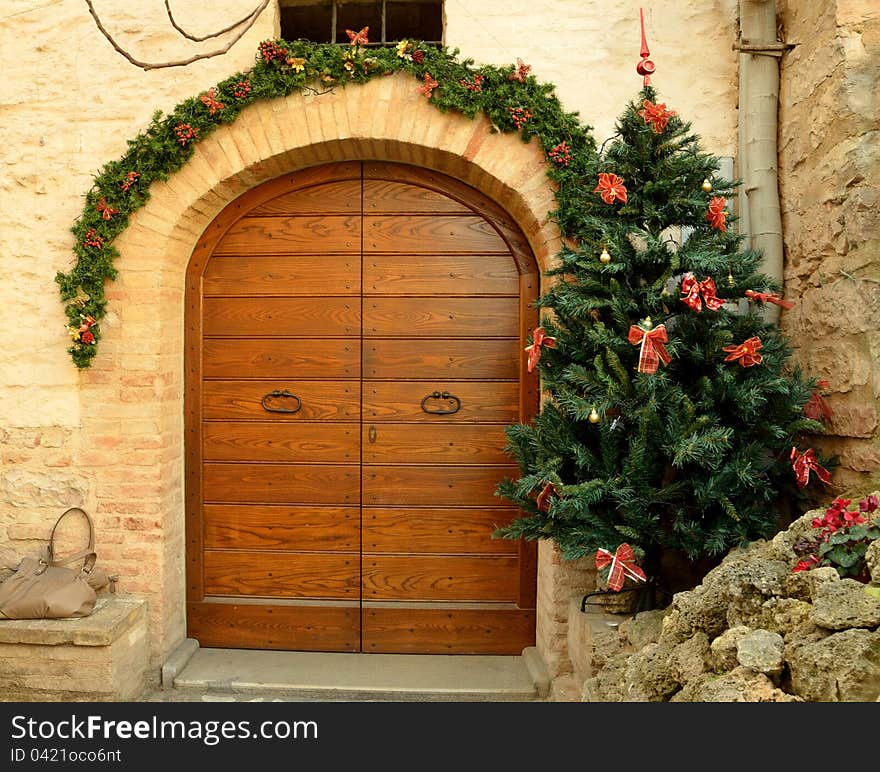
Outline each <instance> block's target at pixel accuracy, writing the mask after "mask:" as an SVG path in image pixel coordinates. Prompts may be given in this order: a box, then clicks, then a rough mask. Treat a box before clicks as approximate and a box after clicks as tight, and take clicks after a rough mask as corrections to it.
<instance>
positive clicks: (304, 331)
mask: <svg viewBox="0 0 880 772" xmlns="http://www.w3.org/2000/svg"><path fill="white" fill-rule="evenodd" d="M360 316H361V309H360V302H359V300H358V299H357V298H344V297H316V298H280V297H268V298H267V297H247V298H228V297H224V298H217V297H213V298H205V303H204V328H203V329H204V335H205V336H206V337H211V336H223V337H254V336H256V337H266V336H275V335H278V336H285V335H287V336H302V337H304V338H318V337H320V338H332V337H352V336H360V334H361V319H360Z"/></svg>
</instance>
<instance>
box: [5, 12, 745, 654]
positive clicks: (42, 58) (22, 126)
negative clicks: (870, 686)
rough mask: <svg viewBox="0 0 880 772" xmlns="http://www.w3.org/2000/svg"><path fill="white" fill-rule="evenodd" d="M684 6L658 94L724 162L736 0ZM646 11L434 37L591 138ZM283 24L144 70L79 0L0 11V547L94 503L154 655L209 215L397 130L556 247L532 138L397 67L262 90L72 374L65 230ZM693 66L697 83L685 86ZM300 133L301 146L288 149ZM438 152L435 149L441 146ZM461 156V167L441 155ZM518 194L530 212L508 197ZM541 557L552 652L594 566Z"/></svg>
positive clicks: (523, 22) (152, 224) (173, 52)
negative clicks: (359, 81) (142, 145)
mask: <svg viewBox="0 0 880 772" xmlns="http://www.w3.org/2000/svg"><path fill="white" fill-rule="evenodd" d="M692 5H694V4H691V3H688V2H684V0H658V2H656V3H653V4H652V6H651V9H650V10H649V11H648V12H647V21H648V30H649V40H650V42H651V50H652V57H653V59H654V60H655V61H656V62H657V64H658V75H657V77H656V78H655V82H656V84H657V85H658V87H659V88H660V90H661V93H662V94H663V95H664V98H666V99H667V102H668V103H669V104H670V106H671V107H674V108H675V109H677V110H679V111H680V112H681V113H682V114H683V115H686V116H688V117H690V118H693V120H694V121H695V126H696V129H697V130H698V131H699V132H700V133H701V134H702V135H703V137H704V140H705V145H706V147H707V149H709V150H711V151H713V152H715V153H718V154H720V155H732V154H733V148H734V147H735V144H736V136H735V132H736V57H735V53H734V51H733V50H732V48H731V44H732V42H733V40H734V38H735V5H736V3H735V0H716V2H713V3H711V4H698V7H697V8H696V9H695V8H693V7H692ZM638 6H639V3H638V2H636V0H615V2H613V3H608V2H605V1H604V0H603V2H601V3H600V2H599V0H590V2H587V3H584V2H582V0H554V2H552V3H550V4H543V5H541V7H540V8H537V7H536V6H535V5H534V4H526V3H518V2H517V3H513V4H511V3H509V2H501V1H500V0H491V2H486V3H483V4H480V5H479V6H476V5H474V4H472V3H465V2H463V1H460V0H449V2H447V3H446V19H447V35H446V38H447V42H448V43H449V44H450V45H452V46H458V47H460V48H461V49H462V53H463V55H466V56H472V57H473V58H474V59H476V60H477V61H485V62H496V63H507V62H512V61H514V60H515V58H516V57H517V56H519V57H521V58H523V59H524V60H525V61H527V62H529V63H531V64H532V65H533V68H534V70H533V71H534V73H535V74H536V75H537V76H538V78H540V79H542V80H552V81H554V82H556V83H557V84H558V87H559V92H560V94H561V96H562V98H563V100H564V103H565V106H566V107H567V108H568V109H571V110H579V111H580V112H581V116H582V118H583V120H584V121H585V122H587V123H590V124H593V125H595V126H596V127H597V128H596V135H597V138H598V139H599V140H600V141H601V140H603V139H604V138H605V137H607V136H608V134H609V133H610V131H611V130H612V126H613V122H614V119H615V117H616V116H617V114H618V113H619V112H620V111H621V109H622V107H623V105H624V103H625V102H626V101H627V100H628V99H629V98H631V97H632V96H633V95H634V94H635V93H636V92H637V90H638V88H639V86H640V82H639V79H638V77H637V76H636V74H635V72H634V65H635V63H636V61H637V60H638V48H639V40H638V22H637V19H638ZM250 7H252V4H251V3H249V2H244V0H217V1H216V2H212V3H211V4H209V5H208V4H198V3H178V4H177V5H176V6H175V11H176V12H177V13H178V16H179V21H180V22H181V23H182V24H183V26H185V27H187V28H189V29H191V30H193V31H194V32H197V33H201V34H205V33H207V32H210V31H212V30H214V29H216V28H217V27H219V26H222V25H220V24H219V23H218V21H217V20H218V19H223V20H224V22H225V21H226V20H229V19H233V18H239V17H240V16H242V15H243V13H244V12H245V11H247V10H248V9H249V8H250ZM95 8H96V9H97V11H98V13H99V14H100V15H101V17H102V20H103V22H104V24H105V26H106V27H107V28H108V29H109V30H111V31H112V32H113V33H114V34H115V35H116V37H117V38H118V40H119V42H120V44H121V45H123V46H125V47H126V48H127V49H128V50H130V52H131V53H132V54H134V55H135V56H137V57H139V58H141V59H146V60H153V61H155V60H160V61H161V60H164V59H170V58H181V57H186V56H189V55H192V54H193V53H195V52H196V51H205V50H211V49H213V48H215V46H216V44H215V43H213V42H208V43H203V44H191V43H187V42H185V41H183V40H181V38H180V37H179V36H178V35H177V34H176V33H175V32H174V31H173V30H171V28H170V27H169V25H168V22H167V19H166V18H165V15H164V9H163V7H162V3H161V2H155V0H130V2H126V3H114V2H110V1H109V0H95ZM609 20H611V21H609ZM609 24H610V25H611V26H610V27H609ZM277 29H278V27H277V9H276V8H275V6H274V4H270V6H269V8H268V9H267V11H266V12H264V13H263V15H261V17H260V18H259V19H258V21H257V23H256V25H255V26H254V28H253V29H252V30H250V31H249V32H248V33H247V34H246V35H245V36H244V38H243V39H242V40H241V41H240V42H239V43H237V44H236V45H235V46H233V47H232V49H231V50H230V51H229V52H228V53H227V54H225V55H222V56H218V57H215V58H212V59H207V60H204V61H200V62H197V63H194V64H192V65H189V66H187V67H185V68H177V69H173V70H163V69H160V70H150V71H146V72H145V71H143V70H141V69H138V68H137V67H134V66H132V65H131V64H129V63H128V62H126V61H125V60H124V59H123V58H122V57H121V56H119V54H117V53H116V52H115V51H113V49H112V48H111V47H110V45H109V44H108V43H107V41H106V40H105V39H104V38H103V37H102V36H101V35H100V33H99V32H98V30H97V29H96V27H95V25H94V23H93V21H92V19H91V18H90V16H89V14H88V9H87V7H86V5H85V3H83V2H82V1H81V0H60V1H59V2H55V3H52V4H38V3H36V2H35V1H34V0H8V2H7V3H6V4H5V5H4V11H3V14H2V18H0V68H2V71H3V73H4V87H3V89H2V93H0V109H2V115H3V119H2V121H0V159H2V161H0V162H2V164H3V168H4V174H3V175H0V196H2V202H3V211H4V217H3V220H2V222H0V249H2V252H3V255H4V260H3V261H2V263H0V303H2V304H3V306H4V307H5V308H6V309H7V318H8V319H9V327H8V331H7V336H6V341H5V345H3V346H2V347H0V394H2V399H0V427H3V428H2V429H0V443H2V444H0V453H2V458H0V460H2V467H0V549H5V550H7V551H8V552H12V553H15V554H19V555H20V554H23V553H26V552H30V551H32V550H33V549H34V548H35V547H36V546H37V544H38V543H40V542H42V540H44V539H45V537H46V536H47V534H48V530H49V528H50V527H51V524H52V523H53V522H54V519H55V518H56V517H57V516H58V515H59V514H60V513H61V512H62V511H63V510H64V509H65V508H67V507H68V506H71V505H82V506H84V507H85V508H86V509H87V510H88V511H89V512H91V513H92V514H93V515H94V517H95V521H96V527H97V542H98V552H99V556H100V557H99V560H100V564H101V565H102V566H104V567H105V568H107V569H109V570H111V571H113V572H116V573H119V574H121V579H120V592H121V593H126V592H127V593H133V594H136V595H141V596H144V597H147V598H148V599H149V601H150V603H149V619H150V628H151V630H150V641H151V645H152V647H153V656H154V660H161V659H162V658H163V657H164V656H165V654H166V653H167V652H168V651H170V650H171V649H172V648H173V647H174V646H175V645H176V644H177V643H178V642H179V641H180V640H181V639H182V637H183V635H184V616H183V608H184V607H183V597H184V586H183V575H184V563H183V495H184V491H183V457H182V449H183V434H182V428H181V421H182V418H181V415H182V414H181V395H182V385H183V370H182V307H181V303H182V279H181V277H182V273H183V270H184V268H185V262H186V260H187V259H188V255H189V253H188V252H187V249H191V247H192V244H194V242H195V240H196V239H197V238H198V236H199V234H200V233H201V230H200V228H204V227H205V226H206V224H207V223H208V222H209V221H210V217H211V216H213V214H216V213H217V212H218V211H219V209H220V208H222V206H223V205H224V204H225V203H226V202H228V201H229V200H231V198H234V197H235V196H236V195H239V194H240V193H242V192H244V191H245V190H246V189H247V188H248V187H249V186H252V185H254V184H257V183H258V182H260V181H262V180H265V179H268V178H270V177H271V176H273V175H278V174H282V173H284V172H285V171H289V170H291V169H294V168H298V167H297V166H296V164H299V165H309V164H315V163H322V162H326V161H330V160H341V159H340V158H339V153H340V152H342V150H341V148H342V145H341V144H340V143H339V142H338V141H337V140H339V139H340V138H343V139H345V141H349V139H351V142H350V144H348V145H346V148H345V149H344V152H345V153H348V154H356V153H358V152H360V153H361V157H365V156H364V155H363V154H364V153H366V154H367V155H370V154H375V155H376V157H389V156H388V155H387V154H388V153H390V152H391V150H390V147H391V146H390V145H388V144H382V141H384V139H389V138H390V139H393V141H394V142H399V143H402V146H405V148H406V149H405V150H404V151H401V152H403V153H404V155H403V156H402V157H395V160H403V161H405V162H410V163H417V164H425V165H429V166H430V165H431V164H434V165H435V167H436V168H441V170H445V171H447V172H448V173H452V174H457V175H459V176H460V177H461V178H462V179H466V180H467V181H469V182H470V183H471V184H474V185H476V186H478V187H479V186H480V185H483V186H484V187H485V192H487V194H488V195H490V196H493V197H496V198H499V199H501V198H504V196H507V199H506V205H508V206H510V207H511V213H512V214H513V215H514V216H515V217H517V218H518V219H519V220H520V224H521V225H522V226H523V228H524V230H525V231H526V233H527V236H528V237H529V239H530V240H531V241H532V242H533V246H535V244H537V248H536V251H543V252H544V253H547V252H551V251H552V249H551V243H550V241H551V238H552V237H551V236H550V235H547V233H545V232H544V229H545V227H546V225H547V223H546V212H547V210H548V209H550V208H552V194H551V193H550V190H549V187H548V186H547V183H546V179H544V177H543V168H542V164H541V163H540V162H537V163H536V162H535V158H534V153H535V150H534V148H531V149H530V150H529V151H528V154H527V155H524V156H521V159H522V164H521V165H518V166H514V167H511V168H506V167H509V166H510V162H509V159H510V157H511V152H512V150H513V149H515V150H516V152H520V151H522V152H525V151H524V150H523V147H522V145H521V143H518V141H517V140H515V139H513V138H510V142H508V143H507V144H504V142H502V141H501V140H500V139H499V138H497V137H491V135H490V133H489V132H488V129H487V126H486V125H485V123H482V122H470V123H469V124H468V125H467V126H466V127H465V126H464V123H463V122H464V119H456V120H458V123H455V120H453V119H452V118H449V117H448V116H447V117H442V116H440V114H439V113H438V112H437V111H436V110H434V109H433V108H430V107H428V106H426V105H423V104H422V103H421V102H423V100H421V101H417V100H416V98H415V97H414V96H413V94H412V93H411V92H412V89H411V88H409V86H408V85H404V84H402V82H400V81H398V80H396V79H389V80H390V81H391V80H393V81H394V83H395V84H399V85H393V86H392V85H391V84H390V83H388V82H385V84H384V85H380V84H378V83H377V84H376V85H375V87H373V88H374V92H367V91H361V92H358V91H355V90H349V91H348V92H346V93H345V94H344V95H343V94H340V95H338V96H336V97H333V98H332V99H329V98H328V99H327V100H326V101H323V102H320V103H318V102H316V101H315V100H309V99H304V98H298V100H299V101H290V102H278V103H276V104H273V105H265V106H264V107H261V108H259V109H255V110H253V111H251V112H250V113H246V114H244V115H242V116H241V118H240V119H239V121H238V122H237V123H236V125H235V126H234V127H231V128H228V129H222V130H220V131H218V132H216V133H215V135H214V139H215V142H216V144H215V145H213V146H212V147H214V150H211V148H210V147H209V146H208V145H207V144H203V145H200V146H199V150H198V151H197V154H196V157H195V158H194V160H193V162H192V163H191V164H190V165H189V168H188V169H186V170H184V171H183V172H181V173H180V174H178V175H175V177H173V178H172V179H171V180H170V181H169V183H168V185H163V186H158V185H157V186H156V190H155V191H154V194H155V195H154V200H153V202H152V203H151V205H150V207H148V208H147V209H146V210H142V211H141V212H139V213H138V214H137V216H136V217H135V218H133V225H132V227H131V228H130V229H129V231H127V232H126V234H124V237H122V238H121V239H120V240H119V242H118V246H119V247H120V249H121V250H122V257H121V259H120V262H119V268H120V277H119V280H118V281H117V282H115V283H114V284H113V285H112V286H110V287H108V292H107V296H108V299H109V301H110V307H109V313H108V315H107V317H106V318H105V319H104V321H103V331H104V336H105V337H104V340H103V341H102V346H101V351H100V353H99V355H98V357H97V359H96V360H95V364H94V366H93V367H92V368H91V369H90V370H88V371H86V372H78V371H77V370H76V369H75V368H74V367H73V366H72V364H71V363H70V360H69V357H68V355H67V353H66V348H67V346H68V338H67V336H66V331H65V318H64V314H63V307H62V304H61V303H60V302H59V300H58V294H57V287H56V285H55V284H54V282H53V277H54V275H55V273H56V272H57V271H59V270H66V269H68V268H69V266H70V264H71V260H72V252H71V247H72V243H73V238H72V235H71V234H70V232H69V227H70V225H71V224H72V222H73V221H74V219H75V218H76V216H77V215H78V213H79V211H80V209H81V205H82V196H83V194H84V193H85V191H86V190H87V189H88V187H89V185H90V181H91V176H92V174H93V173H94V172H95V171H96V170H98V169H99V168H100V167H101V166H102V165H103V164H104V163H105V162H107V161H108V160H111V159H114V158H117V157H119V156H120V155H121V154H122V153H123V151H124V150H125V147H126V140H127V139H128V138H130V137H133V136H134V135H135V134H137V132H138V131H139V130H140V129H142V128H143V127H144V126H145V125H146V123H147V122H148V120H149V117H150V115H151V114H152V112H153V111H154V110H155V109H160V110H168V109H170V108H171V107H172V106H173V105H175V104H176V103H177V102H179V101H181V100H182V99H184V98H185V97H188V96H191V95H193V94H197V93H199V92H201V91H203V90H204V89H206V88H207V87H209V86H210V85H212V84H213V83H215V82H216V81H218V80H220V79H221V78H223V77H225V76H226V75H228V74H229V73H231V72H234V71H237V70H242V69H247V68H248V67H249V66H250V64H251V63H252V61H253V59H254V53H255V50H256V46H257V43H258V42H259V41H260V40H262V39H265V38H269V37H272V36H274V35H275V34H276V32H277ZM220 40H221V41H222V40H223V38H221V39H220ZM695 78H699V81H700V84H701V87H700V88H699V89H694V88H693V87H692V86H693V83H694V80H695ZM363 88H364V89H367V88H368V87H363ZM383 89H384V90H383ZM368 93H369V94H373V96H372V97H371V99H367V95H368ZM371 100H372V101H371ZM376 100H378V101H376ZM395 100H396V101H395ZM416 110H419V111H421V112H419V113H418V114H416V113H415V112H414V111H416ZM401 114H405V115H406V116H407V119H408V120H407V121H406V122H405V125H403V126H400V125H397V126H394V127H392V126H391V125H384V123H383V121H384V120H385V118H386V117H387V116H391V118H394V117H395V116H397V118H398V119H399V117H400V115H401ZM374 115H381V118H380V119H377V120H373V116H374ZM310 116H311V118H310ZM410 119H411V120H410ZM392 122H393V121H392ZM374 123H375V126H376V127H377V128H376V130H377V131H379V136H380V137H381V138H384V139H383V140H382V141H377V142H376V143H370V142H366V141H365V142H363V143H361V144H357V142H358V141H359V140H358V138H360V139H365V140H366V139H369V138H370V137H371V136H373V135H374V133H375V132H374V131H373V129H374V126H373V124H374ZM380 123H383V125H381V126H380V125H379V124H380ZM398 123H399V120H398ZM453 124H454V125H453ZM416 135H417V136H416ZM346 138H349V139H346ZM487 138H490V139H487ZM291 141H293V142H296V143H298V144H296V148H297V150H296V153H295V154H292V153H290V152H289V151H290V148H291V145H290V144H289V142H291ZM462 141H464V144H461V142H462ZM499 142H500V143H501V144H498V143H499ZM505 142H506V140H505ZM309 143H312V145H311V146H309ZM493 143H495V144H493ZM441 146H442V147H443V148H446V149H444V150H443V152H444V153H447V155H441V154H438V153H433V154H432V148H434V149H437V148H440V147H441ZM304 148H305V149H304ZM456 148H457V150H456ZM456 152H457V153H458V156H457V158H458V161H459V162H460V163H459V165H458V166H455V165H454V162H455V158H456V156H454V155H448V154H450V153H456ZM466 152H469V153H470V154H471V156H472V157H471V158H469V159H468V161H467V162H465V161H462V157H463V156H464V155H465V153H466ZM212 153H213V155H212ZM383 153H385V154H386V155H385V156H383V155H382V154H383ZM270 159H271V160H270ZM450 159H451V160H450ZM444 164H446V166H444ZM468 164H477V166H474V167H471V166H468ZM479 164H484V165H483V166H482V167H479ZM220 167H222V170H220ZM474 168H480V169H483V170H485V169H489V171H488V172H485V173H484V172H479V173H477V172H474V171H473V169H474ZM496 171H497V173H498V175H499V176H498V177H493V176H492V175H493V174H495V172H496ZM480 174H484V176H483V177H480ZM230 175H236V176H235V179H234V180H232V181H230V179H231V177H230ZM468 175H470V176H468ZM492 179H494V180H495V181H494V182H493V181H492ZM499 179H504V180H506V182H504V183H502V182H499V181H498V180H499ZM517 196H519V197H520V200H521V199H522V198H523V197H526V198H529V201H530V203H529V205H528V206H526V205H521V204H520V205H518V204H517V203H516V200H517ZM181 202H183V203H181ZM178 204H179V205H180V206H179V207H178ZM517 206H519V209H517ZM530 207H532V209H530ZM184 212H188V214H184ZM530 217H531V218H532V219H531V220H529V218H530ZM135 226H138V227H135ZM541 555H542V558H541V560H542V564H541V568H540V573H541V577H542V579H541V583H542V587H541V588H540V591H539V598H541V603H542V607H541V620H542V621H540V622H539V637H540V639H541V640H543V641H544V642H545V646H546V651H548V652H552V651H556V652H557V653H558V652H562V651H563V650H564V639H565V620H564V612H560V609H561V608H564V605H565V603H564V602H563V601H562V600H561V598H562V597H563V596H564V595H566V593H567V592H570V591H574V590H575V589H576V586H577V585H579V584H581V583H582V582H583V581H584V580H585V576H584V575H583V572H582V571H580V570H579V569H577V568H576V567H568V566H563V565H562V563H561V562H560V561H559V560H558V557H554V552H553V550H552V549H550V548H549V546H545V547H542V550H541ZM566 588H567V589H566ZM551 659H552V656H551ZM558 660H559V662H560V663H563V662H564V657H562V656H560V657H558Z"/></svg>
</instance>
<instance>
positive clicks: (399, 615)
mask: <svg viewBox="0 0 880 772" xmlns="http://www.w3.org/2000/svg"><path fill="white" fill-rule="evenodd" d="M362 625H363V630H362V635H363V650H364V651H366V652H372V653H375V654H379V653H383V654H511V655H519V654H521V653H522V650H523V649H524V648H526V647H527V646H534V645H535V612H534V611H528V610H522V609H517V608H511V609H485V610H484V609H444V608H438V609H430V608H429V609H425V608H408V607H407V606H405V605H401V606H400V607H393V608H388V607H378V608H377V607H373V606H371V605H368V604H365V605H364V610H363V622H362ZM208 645H209V644H208Z"/></svg>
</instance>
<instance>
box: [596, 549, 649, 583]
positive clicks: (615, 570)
mask: <svg viewBox="0 0 880 772" xmlns="http://www.w3.org/2000/svg"><path fill="white" fill-rule="evenodd" d="M606 566H611V568H610V569H609V571H608V589H609V590H614V592H620V591H621V590H622V589H623V583H624V582H625V581H626V580H627V578H629V579H635V580H636V581H638V582H646V581H648V578H647V577H646V576H645V572H644V571H642V569H641V568H639V567H638V566H637V565H636V556H635V555H634V554H633V549H632V547H630V546H629V544H621V545H620V546H619V547H618V548H617V550H616V551H615V553H614V554H613V555H612V554H611V553H610V552H609V551H608V550H603V549H601V548H599V549H598V550H596V568H598V569H599V570H601V569H603V568H605V567H606Z"/></svg>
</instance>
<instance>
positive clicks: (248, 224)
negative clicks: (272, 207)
mask: <svg viewBox="0 0 880 772" xmlns="http://www.w3.org/2000/svg"><path fill="white" fill-rule="evenodd" d="M472 230H474V229H472ZM316 245H320V250H321V252H322V253H327V252H336V253H340V252H345V253H354V254H359V253H360V251H361V218H360V217H358V216H343V215H307V216H298V217H271V216H264V217H243V218H242V219H241V220H239V221H238V222H237V223H235V225H233V226H232V227H231V228H230V229H229V230H228V231H227V232H226V234H225V235H224V236H223V238H222V239H220V241H219V242H217V246H216V247H214V254H215V255H280V254H288V255H289V254H309V253H314V252H315V246H316Z"/></svg>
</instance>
